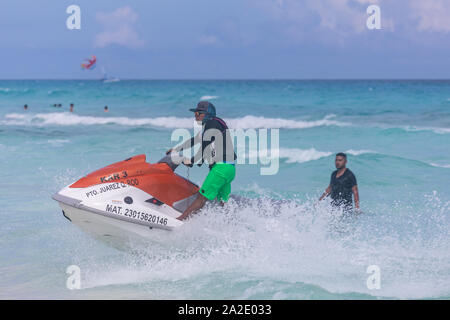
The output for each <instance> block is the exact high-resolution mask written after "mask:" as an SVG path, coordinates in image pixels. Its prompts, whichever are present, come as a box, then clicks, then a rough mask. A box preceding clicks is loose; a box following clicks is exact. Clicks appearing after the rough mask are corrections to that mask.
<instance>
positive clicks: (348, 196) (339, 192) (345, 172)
mask: <svg viewBox="0 0 450 320" xmlns="http://www.w3.org/2000/svg"><path fill="white" fill-rule="evenodd" d="M334 164H335V166H336V169H337V170H336V171H334V172H333V173H332V174H331V179H330V185H329V186H328V188H327V189H326V190H325V192H324V193H323V194H322V196H321V197H320V199H319V201H321V200H322V199H323V198H325V197H327V196H329V195H331V199H332V201H331V204H332V206H333V207H339V208H342V209H343V210H344V211H345V212H349V211H351V210H352V209H353V206H352V194H353V196H354V198H355V207H356V210H358V211H359V194H358V185H357V183H356V177H355V175H354V174H353V172H351V171H350V169H348V168H346V164H347V155H346V154H345V153H342V152H340V153H338V154H336V158H335V160H334Z"/></svg>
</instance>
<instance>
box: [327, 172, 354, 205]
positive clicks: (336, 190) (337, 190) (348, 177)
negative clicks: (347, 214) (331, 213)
mask: <svg viewBox="0 0 450 320" xmlns="http://www.w3.org/2000/svg"><path fill="white" fill-rule="evenodd" d="M337 173H338V170H336V171H334V172H333V173H332V174H331V179H330V186H331V194H330V196H331V199H333V201H332V202H331V203H332V204H333V205H335V206H341V205H343V206H345V207H349V206H352V194H353V193H352V188H353V187H354V186H356V185H357V183H356V177H355V175H354V174H353V172H351V171H350V169H348V168H347V169H345V171H344V173H343V174H342V175H341V176H340V177H339V178H336V175H337Z"/></svg>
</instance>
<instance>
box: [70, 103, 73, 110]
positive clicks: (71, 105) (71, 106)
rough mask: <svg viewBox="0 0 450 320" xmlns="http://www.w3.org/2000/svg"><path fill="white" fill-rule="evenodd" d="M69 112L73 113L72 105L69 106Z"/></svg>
mask: <svg viewBox="0 0 450 320" xmlns="http://www.w3.org/2000/svg"><path fill="white" fill-rule="evenodd" d="M70 112H73V103H71V104H70Z"/></svg>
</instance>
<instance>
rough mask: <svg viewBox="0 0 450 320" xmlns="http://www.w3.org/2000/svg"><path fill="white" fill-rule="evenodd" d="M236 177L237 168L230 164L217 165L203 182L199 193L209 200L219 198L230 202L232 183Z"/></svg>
mask: <svg viewBox="0 0 450 320" xmlns="http://www.w3.org/2000/svg"><path fill="white" fill-rule="evenodd" d="M235 175H236V168H235V167H234V165H232V164H228V163H220V162H219V163H216V164H215V165H214V166H213V167H212V168H211V170H210V171H209V173H208V175H207V176H206V179H205V181H204V182H203V185H202V187H201V188H200V190H199V192H200V193H201V194H202V195H203V196H204V197H205V198H206V199H208V200H214V199H215V198H217V200H219V201H221V200H222V201H228V198H229V197H230V193H231V181H233V179H234V177H235Z"/></svg>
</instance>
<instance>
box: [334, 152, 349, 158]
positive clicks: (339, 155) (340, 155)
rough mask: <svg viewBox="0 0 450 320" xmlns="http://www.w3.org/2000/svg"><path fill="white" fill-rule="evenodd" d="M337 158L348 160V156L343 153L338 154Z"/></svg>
mask: <svg viewBox="0 0 450 320" xmlns="http://www.w3.org/2000/svg"><path fill="white" fill-rule="evenodd" d="M336 157H344V159H347V155H346V154H345V153H343V152H339V153H336Z"/></svg>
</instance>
